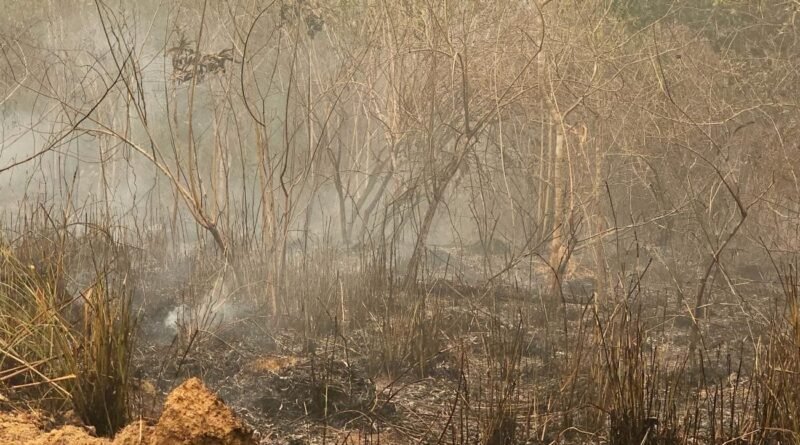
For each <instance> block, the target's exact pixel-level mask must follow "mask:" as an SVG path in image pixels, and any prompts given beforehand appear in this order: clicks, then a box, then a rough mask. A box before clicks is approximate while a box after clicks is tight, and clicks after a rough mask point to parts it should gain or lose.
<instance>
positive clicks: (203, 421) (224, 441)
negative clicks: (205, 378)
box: [152, 378, 256, 445]
mask: <svg viewBox="0 0 800 445" xmlns="http://www.w3.org/2000/svg"><path fill="white" fill-rule="evenodd" d="M152 443H154V444H157V445H255V444H256V441H255V440H254V439H253V432H252V431H251V430H250V428H248V427H247V426H246V425H245V424H244V423H242V422H241V421H240V420H239V419H237V418H236V416H235V415H234V413H233V411H231V409H230V408H228V407H227V406H226V405H225V403H224V402H223V401H222V400H221V399H220V398H219V397H217V396H216V395H215V394H214V393H212V392H211V391H210V390H209V389H208V388H206V386H205V385H204V384H203V383H202V382H201V381H200V379H197V378H191V379H189V380H187V381H185V382H184V383H183V384H181V385H180V386H178V387H177V388H175V390H173V391H172V392H171V393H170V395H169V396H168V397H167V401H166V403H165V404H164V410H163V412H162V414H161V418H160V419H159V421H158V424H157V425H156V427H155V429H154V431H153V439H152Z"/></svg>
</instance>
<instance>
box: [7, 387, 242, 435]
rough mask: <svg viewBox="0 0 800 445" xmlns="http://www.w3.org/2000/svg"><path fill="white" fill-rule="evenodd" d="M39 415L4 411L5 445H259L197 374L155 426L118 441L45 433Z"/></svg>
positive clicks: (70, 430)
mask: <svg viewBox="0 0 800 445" xmlns="http://www.w3.org/2000/svg"><path fill="white" fill-rule="evenodd" d="M44 424H45V422H44V421H43V419H42V417H41V416H39V415H38V414H36V413H18V412H8V413H2V412H0V444H21V445H255V444H256V441H255V440H254V439H253V433H252V431H251V430H250V429H249V428H248V427H247V426H246V425H244V424H243V423H242V422H241V421H240V420H239V419H237V418H236V416H235V415H234V413H233V411H231V409H230V408H228V407H227V406H226V405H225V404H224V403H223V402H222V400H221V399H220V398H219V397H217V396H216V395H215V394H214V393H212V392H211V391H209V389H208V388H206V386H205V385H203V383H202V382H201V381H200V380H199V379H196V378H193V379H189V380H187V381H185V382H184V383H183V384H182V385H180V386H178V387H177V388H175V390H173V391H172V392H171V393H170V394H169V396H168V397H167V401H166V402H165V404H164V410H163V412H162V414H161V418H160V419H159V421H158V424H156V426H155V427H152V426H148V425H147V424H146V423H145V422H143V421H138V422H134V423H132V424H130V425H128V426H127V427H125V428H124V429H123V430H122V431H120V432H119V434H117V436H116V437H115V438H114V441H113V443H112V442H111V441H110V440H108V439H102V438H97V437H93V436H92V435H91V434H90V433H89V431H88V430H87V429H85V428H81V427H79V426H74V425H67V426H62V427H60V428H57V429H54V430H52V431H44V430H45V429H46V428H45V425H44Z"/></svg>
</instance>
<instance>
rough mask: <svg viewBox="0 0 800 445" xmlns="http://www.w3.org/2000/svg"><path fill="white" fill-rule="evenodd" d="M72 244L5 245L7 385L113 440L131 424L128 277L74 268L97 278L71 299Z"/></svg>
mask: <svg viewBox="0 0 800 445" xmlns="http://www.w3.org/2000/svg"><path fill="white" fill-rule="evenodd" d="M45 233H46V232H45ZM106 233H107V232H106ZM70 236H71V235H66V234H65V232H64V231H61V232H60V233H56V234H53V233H51V236H48V235H46V234H45V235H42V233H41V232H33V231H25V235H24V237H23V239H22V241H20V242H18V243H16V245H14V246H11V245H9V244H1V245H0V383H1V384H2V385H3V386H5V387H6V388H7V390H8V391H10V392H12V393H15V394H19V395H20V396H22V397H25V398H26V399H28V400H38V402H39V405H40V407H41V408H44V409H52V410H61V409H64V408H66V407H71V408H72V409H74V411H75V413H76V414H77V415H78V416H79V417H80V418H81V419H82V420H83V421H84V422H85V423H86V424H87V425H90V426H93V427H94V428H95V429H96V431H97V433H98V434H101V435H105V436H110V435H113V434H114V433H115V432H116V431H118V430H119V429H121V428H122V427H123V426H124V425H125V423H126V422H127V420H128V409H129V403H128V395H129V392H128V387H129V385H128V383H129V369H130V357H131V355H132V351H133V343H134V332H135V320H134V318H135V317H133V314H132V313H131V307H132V306H131V292H130V291H129V286H128V283H127V271H125V270H114V271H113V273H111V268H110V264H98V263H96V262H95V263H93V264H80V265H71V267H72V268H74V267H78V268H80V269H82V273H83V274H84V277H85V276H89V277H92V278H91V280H90V283H91V284H89V285H88V286H85V287H84V288H83V289H82V290H79V291H76V292H74V294H71V293H70V292H68V290H67V286H66V285H65V283H67V282H68V277H67V275H66V273H65V272H64V271H65V264H64V263H65V258H68V256H67V255H66V254H65V253H66V252H67V251H68V250H69V249H74V248H76V246H77V245H80V244H81V241H80V240H79V239H71V241H69V242H68V241H67V239H69V237H70ZM111 242H112V243H113V241H111ZM87 244H91V243H84V244H83V246H82V247H83V248H86V245H87ZM106 247H107V246H106ZM91 248H93V247H91V246H90V249H91ZM45 254H46V257H43V256H42V255H45ZM100 257H102V255H97V258H100ZM106 260H107V258H104V261H106ZM37 263H41V264H46V265H47V266H39V265H37Z"/></svg>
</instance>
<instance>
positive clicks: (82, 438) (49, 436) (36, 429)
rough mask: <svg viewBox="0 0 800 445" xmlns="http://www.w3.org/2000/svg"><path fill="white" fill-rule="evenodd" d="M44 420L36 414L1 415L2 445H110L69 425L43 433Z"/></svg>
mask: <svg viewBox="0 0 800 445" xmlns="http://www.w3.org/2000/svg"><path fill="white" fill-rule="evenodd" d="M43 429H44V422H43V419H42V418H41V417H40V416H39V415H37V414H36V413H10V412H9V413H0V444H25V445H108V444H109V441H108V440H105V439H99V438H97V437H93V436H92V435H91V434H89V432H88V431H87V430H85V429H83V428H80V427H77V426H72V425H67V426H64V427H62V428H59V429H56V430H52V431H50V432H45V431H43Z"/></svg>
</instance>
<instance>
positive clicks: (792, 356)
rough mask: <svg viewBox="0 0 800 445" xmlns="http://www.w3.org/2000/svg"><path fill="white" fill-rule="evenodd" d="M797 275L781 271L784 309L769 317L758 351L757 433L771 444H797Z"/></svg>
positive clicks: (799, 401)
mask: <svg viewBox="0 0 800 445" xmlns="http://www.w3.org/2000/svg"><path fill="white" fill-rule="evenodd" d="M799 276H800V274H799V273H798V270H797V268H796V267H790V268H789V269H788V270H786V272H785V273H783V274H782V276H781V284H782V287H783V296H784V301H783V303H784V305H783V309H782V310H778V311H776V312H777V313H776V314H775V315H774V316H773V317H772V322H771V324H770V326H769V332H768V335H767V341H766V344H763V345H760V347H759V351H758V352H759V361H758V368H757V370H756V377H757V378H758V380H759V389H760V393H761V397H760V403H759V404H758V405H757V407H756V409H757V417H758V419H757V421H758V422H759V425H758V430H759V434H758V436H759V437H761V438H762V440H766V441H768V442H772V443H800V281H798V277H799Z"/></svg>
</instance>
